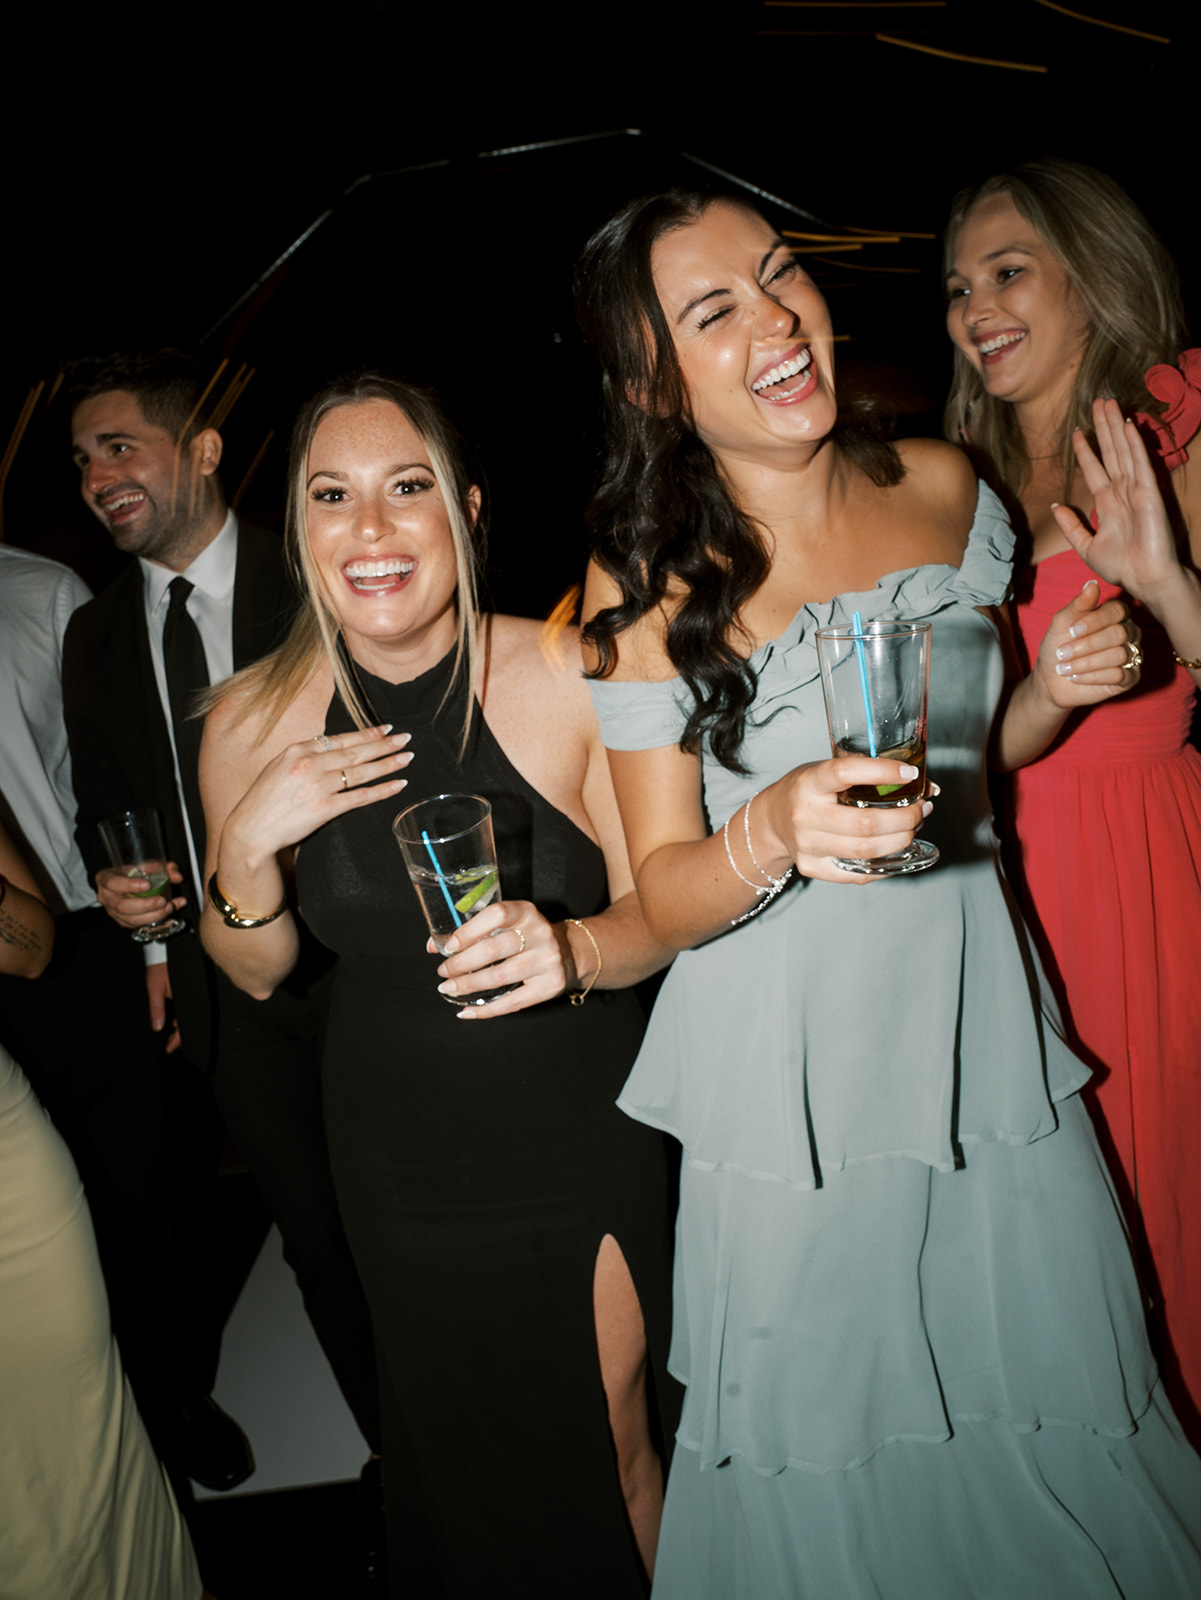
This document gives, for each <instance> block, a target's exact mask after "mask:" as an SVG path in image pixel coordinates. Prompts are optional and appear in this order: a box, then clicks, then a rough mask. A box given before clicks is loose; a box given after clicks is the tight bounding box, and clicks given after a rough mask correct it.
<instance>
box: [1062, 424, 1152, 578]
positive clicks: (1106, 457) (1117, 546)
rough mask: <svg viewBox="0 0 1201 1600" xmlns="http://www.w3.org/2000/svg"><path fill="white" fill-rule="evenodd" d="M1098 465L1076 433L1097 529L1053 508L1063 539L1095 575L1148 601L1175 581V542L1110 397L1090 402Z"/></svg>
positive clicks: (1139, 449) (1146, 468) (1147, 470)
mask: <svg viewBox="0 0 1201 1600" xmlns="http://www.w3.org/2000/svg"><path fill="white" fill-rule="evenodd" d="M1093 427H1094V429H1095V430H1096V435H1097V444H1098V446H1099V447H1100V450H1101V459H1100V460H1099V461H1098V459H1097V457H1096V455H1095V453H1094V452H1093V450H1092V449H1091V448H1090V447H1089V444H1088V441H1087V440H1086V439H1085V437H1084V435H1083V434H1082V433H1081V432H1080V430H1079V429H1077V430H1076V431H1075V433H1073V435H1072V447H1073V449H1074V450H1075V452H1076V460H1077V461H1078V462H1079V464H1080V471H1081V473H1082V474H1083V477H1084V482H1085V484H1086V486H1087V487H1088V490H1089V493H1090V494H1091V495H1092V497H1093V505H1094V507H1095V512H1096V523H1097V526H1096V531H1095V532H1094V531H1091V530H1090V529H1088V528H1086V527H1085V526H1084V524H1083V523H1082V522H1081V520H1080V518H1079V517H1078V516H1077V515H1076V513H1075V512H1074V511H1073V510H1072V508H1071V507H1070V506H1058V505H1057V506H1055V507H1054V508H1053V511H1054V516H1055V521H1056V522H1057V523H1058V525H1059V527H1060V529H1061V531H1062V533H1063V535H1064V537H1065V538H1066V539H1067V541H1068V543H1069V544H1070V545H1071V546H1072V548H1073V549H1074V550H1075V551H1076V553H1077V555H1079V556H1080V557H1081V559H1082V560H1083V561H1086V562H1087V563H1088V565H1089V566H1090V567H1091V568H1092V570H1093V571H1094V572H1095V573H1096V574H1097V576H1098V577H1101V578H1104V579H1105V581H1106V582H1107V583H1115V584H1117V585H1119V587H1121V588H1123V589H1125V590H1126V592H1127V593H1128V594H1131V595H1133V596H1134V598H1135V599H1136V600H1142V601H1144V602H1145V603H1148V604H1150V603H1151V602H1152V600H1153V598H1154V596H1155V594H1156V592H1157V591H1158V590H1159V589H1160V588H1162V587H1163V586H1164V585H1167V584H1171V583H1173V582H1175V581H1176V580H1177V579H1178V578H1179V576H1180V558H1179V555H1178V552H1177V548H1176V538H1175V535H1174V533H1173V531H1172V525H1171V523H1170V522H1169V520H1168V514H1167V511H1166V509H1165V508H1164V503H1163V496H1162V495H1161V494H1160V492H1159V485H1158V484H1157V483H1156V481H1155V473H1154V471H1153V470H1152V467H1151V462H1150V460H1149V458H1148V456H1147V449H1146V446H1145V445H1144V444H1143V441H1142V439H1141V437H1140V436H1139V431H1138V429H1137V428H1136V427H1135V425H1134V424H1133V422H1127V421H1123V418H1122V413H1121V409H1120V408H1119V406H1118V404H1117V402H1116V401H1115V400H1095V401H1094V402H1093Z"/></svg>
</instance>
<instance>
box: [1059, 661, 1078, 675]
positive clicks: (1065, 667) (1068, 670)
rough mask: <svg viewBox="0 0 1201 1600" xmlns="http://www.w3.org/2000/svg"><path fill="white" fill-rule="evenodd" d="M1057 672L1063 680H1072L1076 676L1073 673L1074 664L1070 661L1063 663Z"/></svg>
mask: <svg viewBox="0 0 1201 1600" xmlns="http://www.w3.org/2000/svg"><path fill="white" fill-rule="evenodd" d="M1055 670H1056V672H1057V673H1058V674H1059V676H1060V677H1061V678H1070V677H1073V676H1074V674H1073V672H1072V663H1071V662H1070V661H1061V662H1060V663H1059V664H1058V666H1057V667H1056V668H1055Z"/></svg>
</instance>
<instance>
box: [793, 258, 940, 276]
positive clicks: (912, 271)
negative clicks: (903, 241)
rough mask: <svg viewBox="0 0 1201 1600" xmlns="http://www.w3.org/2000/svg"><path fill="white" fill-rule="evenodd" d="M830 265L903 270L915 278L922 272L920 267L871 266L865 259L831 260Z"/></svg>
mask: <svg viewBox="0 0 1201 1600" xmlns="http://www.w3.org/2000/svg"><path fill="white" fill-rule="evenodd" d="M813 259H814V260H815V261H821V260H823V259H824V258H823V257H822V256H814V258H813ZM830 266H832V267H845V268H846V269H847V271H848V272H903V273H908V274H909V275H910V276H911V277H915V278H920V277H921V274H922V269H921V268H920V267H873V266H869V264H868V263H867V262H866V261H831V262H830Z"/></svg>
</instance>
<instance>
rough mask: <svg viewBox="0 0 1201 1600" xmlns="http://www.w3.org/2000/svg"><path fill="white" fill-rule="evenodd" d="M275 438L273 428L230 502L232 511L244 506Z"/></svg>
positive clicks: (260, 446)
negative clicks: (251, 481) (248, 490)
mask: <svg viewBox="0 0 1201 1600" xmlns="http://www.w3.org/2000/svg"><path fill="white" fill-rule="evenodd" d="M249 381H250V380H249V379H247V382H249ZM243 388H245V384H243ZM274 438H275V429H274V428H271V429H270V430H269V431H268V434H267V437H266V438H265V439H264V440H263V442H262V444H261V445H259V447H258V450H257V452H256V453H255V458H254V460H253V461H252V462H251V463H250V465H249V466H248V467H247V468H246V475H245V477H243V479H242V481H241V483H240V484H239V485H238V487H237V492H236V493H235V494H234V497H233V499H232V500H231V501H230V502H229V506H230V510H231V511H234V512H236V511H237V509H238V507H239V506H240V505H241V504H242V496H243V495H244V494H245V493H246V491H247V489H249V487H250V480H251V479H252V478H253V477H254V475H255V473H256V472H257V471H258V470H259V468H260V467H261V466H262V464H263V457H264V456H265V455H266V454H267V446H268V445H269V444H270V443H271V441H272V439H274Z"/></svg>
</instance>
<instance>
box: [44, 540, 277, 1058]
mask: <svg viewBox="0 0 1201 1600" xmlns="http://www.w3.org/2000/svg"><path fill="white" fill-rule="evenodd" d="M143 595H144V590H143V580H142V569H141V567H140V566H139V565H138V563H137V562H136V561H134V562H131V563H130V565H129V567H128V568H127V569H126V570H125V571H124V572H123V573H122V574H121V575H120V577H118V578H116V579H114V581H113V582H112V583H111V584H109V586H108V587H107V588H106V589H104V590H103V591H102V592H101V593H100V594H98V595H97V596H96V598H95V599H94V600H91V601H89V603H88V604H87V605H85V606H81V607H80V609H79V610H78V611H76V613H75V614H74V616H73V617H72V618H71V621H70V624H69V626H68V628H67V635H66V640H65V642H64V646H63V711H64V714H65V717H66V722H67V737H68V739H69V741H70V747H71V774H72V779H73V782H74V785H75V798H76V802H77V807H78V809H77V813H76V827H75V833H76V838H77V839H78V841H79V848H80V850H81V852H82V854H83V858H84V861H85V862H86V863H87V868H88V872H89V873H90V874H91V875H92V876H93V877H94V876H95V874H96V873H97V872H98V871H99V870H100V869H101V868H103V867H106V866H107V865H108V860H107V858H106V857H105V854H104V850H103V847H102V846H101V843H100V835H99V832H98V831H97V828H96V824H97V822H99V821H100V820H101V818H103V817H108V816H113V815H114V814H115V813H117V812H119V811H129V810H133V809H134V808H135V807H137V806H147V805H153V806H157V807H158V809H159V812H160V813H161V815H162V818H163V825H164V833H165V844H166V848H167V854H168V855H169V856H170V858H171V859H172V860H173V861H175V862H177V863H178V865H179V867H180V869H181V870H182V871H183V874H184V883H183V884H182V885H181V886H180V889H179V890H177V893H183V894H185V895H186V896H187V899H188V905H187V908H186V911H185V913H184V915H185V916H187V917H188V919H189V920H190V921H191V922H192V923H193V928H192V929H191V930H190V931H189V932H187V933H183V934H177V935H176V936H175V938H173V939H170V940H168V941H167V960H168V965H169V968H170V974H171V990H172V994H173V995H174V998H175V1008H176V1011H177V1013H178V1015H179V1019H180V1027H181V1030H182V1034H183V1040H184V1047H185V1049H186V1051H187V1054H188V1055H189V1056H190V1057H191V1059H192V1060H193V1061H195V1062H196V1064H197V1065H198V1066H202V1067H204V1068H205V1069H206V1070H209V1069H211V1066H212V1055H213V1052H214V1050H215V1047H216V1030H215V1027H214V1017H215V1006H214V998H213V974H212V970H211V966H210V964H209V963H208V962H207V961H206V959H205V957H204V954H203V951H202V949H201V946H200V939H199V935H198V934H197V933H196V931H195V927H194V924H195V923H196V922H197V921H198V920H199V917H200V910H201V906H202V904H203V901H202V893H203V885H201V884H196V883H193V882H192V881H191V880H192V874H191V869H190V867H189V864H188V844H187V833H186V831H185V828H184V820H183V810H182V807H181V804H180V799H179V791H178V789H177V788H176V785H175V771H174V764H173V762H172V756H171V739H170V734H169V732H168V727H167V719H166V716H165V714H164V712H163V708H162V703H161V701H160V700H159V695H158V686H157V684H156V683H155V678H154V663H153V661H152V659H151V655H150V642H149V638H148V636H147V631H146V605H145V600H144V598H143ZM295 609H296V595H295V591H294V589H293V587H292V584H291V582H290V580H289V578H288V574H287V569H286V567H285V564H284V550H283V540H282V539H280V538H278V537H277V536H276V535H275V534H271V533H266V532H264V531H263V530H262V529H261V528H254V527H250V526H249V525H248V524H246V523H243V522H239V524H238V560H237V569H236V576H235V580H234V595H233V615H232V617H231V627H232V632H233V657H234V666H235V668H240V667H245V666H249V665H250V663H251V662H253V661H257V660H258V659H259V658H260V657H261V656H264V655H266V653H267V652H268V651H269V650H271V649H273V648H274V647H275V645H277V644H278V643H279V642H280V640H281V639H282V638H283V636H284V634H285V633H286V632H287V629H288V627H289V625H290V624H291V620H292V617H293V615H294V614H295ZM201 870H202V871H203V862H202V863H201Z"/></svg>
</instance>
